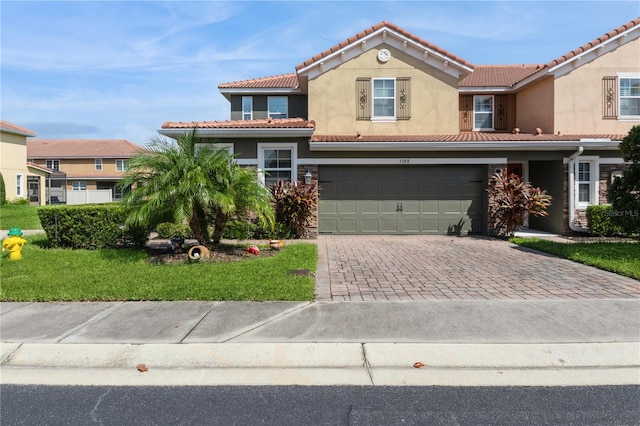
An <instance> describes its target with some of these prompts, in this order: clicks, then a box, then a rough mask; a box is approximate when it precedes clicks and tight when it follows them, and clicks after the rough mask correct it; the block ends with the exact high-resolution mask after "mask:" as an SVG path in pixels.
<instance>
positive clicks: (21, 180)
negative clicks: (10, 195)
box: [16, 174, 24, 198]
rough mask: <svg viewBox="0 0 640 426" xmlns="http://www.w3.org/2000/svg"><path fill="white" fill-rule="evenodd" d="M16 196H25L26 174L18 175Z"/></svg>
mask: <svg viewBox="0 0 640 426" xmlns="http://www.w3.org/2000/svg"><path fill="white" fill-rule="evenodd" d="M16 197H18V198H20V197H24V175H21V174H18V175H16Z"/></svg>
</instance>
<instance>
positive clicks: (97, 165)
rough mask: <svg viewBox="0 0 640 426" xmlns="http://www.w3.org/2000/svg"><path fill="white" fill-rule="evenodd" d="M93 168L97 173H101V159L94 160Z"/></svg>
mask: <svg viewBox="0 0 640 426" xmlns="http://www.w3.org/2000/svg"><path fill="white" fill-rule="evenodd" d="M95 168H96V171H97V172H101V171H102V158H96V160H95Z"/></svg>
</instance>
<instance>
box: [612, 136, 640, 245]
mask: <svg viewBox="0 0 640 426" xmlns="http://www.w3.org/2000/svg"><path fill="white" fill-rule="evenodd" d="M619 148H620V151H621V152H622V158H623V159H624V160H625V161H630V162H631V165H629V167H628V168H627V169H626V170H625V171H624V172H623V174H622V177H617V178H615V179H614V181H613V183H612V184H611V188H610V189H609V200H611V204H612V205H613V210H614V213H615V215H614V222H615V223H616V224H617V225H619V226H621V227H622V229H623V230H624V232H625V233H627V234H630V235H631V234H640V126H633V127H632V128H631V130H630V131H629V133H628V134H627V136H625V137H624V139H622V142H621V143H620V147H619Z"/></svg>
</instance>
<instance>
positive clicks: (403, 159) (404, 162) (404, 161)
mask: <svg viewBox="0 0 640 426" xmlns="http://www.w3.org/2000/svg"><path fill="white" fill-rule="evenodd" d="M400 164H409V159H408V158H401V159H400Z"/></svg>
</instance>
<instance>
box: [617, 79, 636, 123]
mask: <svg viewBox="0 0 640 426" xmlns="http://www.w3.org/2000/svg"><path fill="white" fill-rule="evenodd" d="M619 94H620V97H619V102H620V117H640V78H622V77H621V78H620V84H619Z"/></svg>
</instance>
